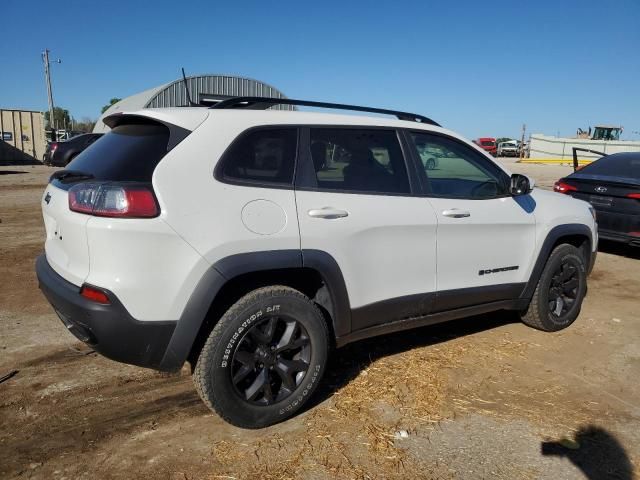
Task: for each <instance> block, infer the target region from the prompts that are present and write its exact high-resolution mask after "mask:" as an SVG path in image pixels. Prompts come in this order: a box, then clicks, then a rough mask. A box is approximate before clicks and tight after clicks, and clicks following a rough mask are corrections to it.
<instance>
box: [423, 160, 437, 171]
mask: <svg viewBox="0 0 640 480" xmlns="http://www.w3.org/2000/svg"><path fill="white" fill-rule="evenodd" d="M425 167H426V168H427V170H433V169H434V168H436V160H435V158H429V159H427V161H426V163H425Z"/></svg>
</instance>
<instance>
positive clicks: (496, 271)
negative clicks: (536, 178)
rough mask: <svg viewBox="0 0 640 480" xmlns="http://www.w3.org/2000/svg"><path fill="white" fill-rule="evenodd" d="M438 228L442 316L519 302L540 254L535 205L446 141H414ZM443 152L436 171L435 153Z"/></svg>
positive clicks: (425, 135) (492, 168)
mask: <svg viewBox="0 0 640 480" xmlns="http://www.w3.org/2000/svg"><path fill="white" fill-rule="evenodd" d="M409 137H410V139H411V140H412V143H413V146H414V148H415V149H414V150H413V151H414V153H415V157H414V158H416V160H417V163H418V167H419V168H420V172H421V173H422V175H423V177H422V179H423V181H424V184H425V190H426V191H425V194H426V195H427V196H428V197H429V202H430V203H431V204H432V205H433V208H434V210H435V213H436V216H437V221H438V240H437V265H438V281H437V290H438V294H437V299H436V305H435V308H436V310H438V311H443V310H451V309H455V308H462V307H466V306H471V305H476V304H481V303H488V302H493V301H501V300H509V299H513V298H517V297H518V295H519V294H520V292H521V291H522V288H523V287H524V282H525V276H526V275H527V271H528V267H529V265H530V262H531V258H532V254H533V252H534V249H535V228H536V222H535V216H534V210H535V202H534V201H533V199H532V198H531V197H530V196H528V195H525V196H521V197H512V196H511V195H509V193H508V189H509V175H508V174H506V173H505V172H504V171H503V170H502V169H500V168H499V167H498V166H497V165H495V164H494V163H493V162H492V161H491V160H489V159H488V158H486V157H485V156H484V155H482V154H481V153H480V152H477V151H476V150H475V149H473V148H471V147H470V146H468V145H466V144H465V143H463V142H461V141H459V140H457V139H455V138H452V137H449V136H445V135H440V134H436V133H430V132H424V131H417V132H412V133H410V134H409ZM436 148H437V149H440V150H441V151H442V152H443V155H442V157H441V158H439V161H438V166H437V167H436V168H433V169H431V168H428V167H427V163H426V162H427V160H428V156H425V154H424V153H423V152H428V151H430V150H433V149H436Z"/></svg>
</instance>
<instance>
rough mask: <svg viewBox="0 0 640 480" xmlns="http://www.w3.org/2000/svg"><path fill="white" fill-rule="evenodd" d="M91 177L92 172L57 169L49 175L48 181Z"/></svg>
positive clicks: (87, 178)
mask: <svg viewBox="0 0 640 480" xmlns="http://www.w3.org/2000/svg"><path fill="white" fill-rule="evenodd" d="M91 178H93V175H92V174H90V173H85V172H81V171H80V170H59V171H57V172H55V173H54V174H53V175H51V178H49V181H50V182H51V181H52V180H60V181H61V182H63V183H64V181H65V180H89V179H91Z"/></svg>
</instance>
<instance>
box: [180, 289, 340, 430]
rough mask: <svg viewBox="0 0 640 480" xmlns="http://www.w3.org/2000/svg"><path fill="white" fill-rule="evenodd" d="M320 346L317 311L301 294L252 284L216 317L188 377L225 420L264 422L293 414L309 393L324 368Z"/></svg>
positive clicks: (325, 337) (322, 336)
mask: <svg viewBox="0 0 640 480" xmlns="http://www.w3.org/2000/svg"><path fill="white" fill-rule="evenodd" d="M287 340H289V341H288V342H287ZM286 345H289V347H290V348H285V347H286ZM328 347H329V333H328V330H327V325H326V323H325V320H324V317H323V315H322V313H321V312H320V310H319V309H318V307H316V306H315V304H314V303H313V302H311V301H310V300H309V299H308V298H307V297H306V296H305V295H303V294H302V293H300V292H298V291H297V290H294V289H292V288H289V287H284V286H273V287H265V288H260V289H258V290H254V291H253V292H250V293H248V294H247V295H245V296H244V297H242V298H241V299H240V300H238V301H237V302H236V303H235V304H234V305H233V306H232V307H231V308H230V309H229V310H227V312H226V313H225V314H224V315H223V316H222V318H221V319H220V321H219V322H218V323H217V324H216V326H215V327H214V329H213V331H212V332H211V334H210V335H209V338H208V339H207V341H206V342H205V344H204V347H203V348H202V352H201V353H200V356H199V358H198V361H197V362H196V367H195V369H194V373H193V381H194V383H195V386H196V390H197V391H198V393H199V395H200V398H202V400H203V401H204V403H205V404H206V405H207V406H208V407H209V408H210V409H212V410H213V411H214V412H216V413H217V414H218V415H220V416H221V417H222V418H223V419H224V420H226V421H227V422H229V423H231V424H233V425H236V426H238V427H243V428H261V427H266V426H269V425H273V424H275V423H278V422H281V421H283V420H285V419H287V418H289V417H291V416H293V415H294V414H295V413H296V412H298V411H299V410H300V409H301V408H302V407H303V405H304V404H305V403H306V402H307V401H308V400H309V398H310V397H311V395H312V394H313V392H314V391H315V389H316V388H317V386H318V384H319V383H320V379H321V378H322V375H323V373H324V370H325V367H326V364H327V359H328ZM305 364H306V366H305ZM268 367H270V368H269V369H268ZM267 379H268V382H267V381H266V380H267ZM234 380H235V382H234Z"/></svg>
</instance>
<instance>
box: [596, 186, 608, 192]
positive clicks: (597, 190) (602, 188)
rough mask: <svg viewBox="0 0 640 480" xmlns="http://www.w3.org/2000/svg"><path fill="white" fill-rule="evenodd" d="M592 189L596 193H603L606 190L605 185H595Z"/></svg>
mask: <svg viewBox="0 0 640 480" xmlns="http://www.w3.org/2000/svg"><path fill="white" fill-rule="evenodd" d="M594 190H595V191H596V192H598V193H604V192H606V191H607V187H596V188H594Z"/></svg>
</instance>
